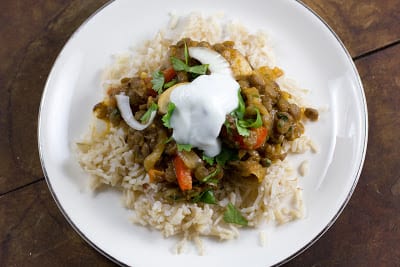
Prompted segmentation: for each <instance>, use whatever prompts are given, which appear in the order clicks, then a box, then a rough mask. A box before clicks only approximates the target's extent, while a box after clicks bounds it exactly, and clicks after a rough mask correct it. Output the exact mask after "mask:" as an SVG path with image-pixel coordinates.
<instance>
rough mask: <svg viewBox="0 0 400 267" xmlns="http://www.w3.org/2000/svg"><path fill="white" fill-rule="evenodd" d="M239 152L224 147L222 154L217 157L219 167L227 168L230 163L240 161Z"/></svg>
mask: <svg viewBox="0 0 400 267" xmlns="http://www.w3.org/2000/svg"><path fill="white" fill-rule="evenodd" d="M237 154H238V152H237V150H235V149H232V148H228V147H225V146H223V147H222V149H221V152H220V153H219V154H218V156H216V157H215V160H216V162H217V164H218V165H220V166H225V164H226V163H227V162H228V161H232V160H238V159H239V157H238V155H237Z"/></svg>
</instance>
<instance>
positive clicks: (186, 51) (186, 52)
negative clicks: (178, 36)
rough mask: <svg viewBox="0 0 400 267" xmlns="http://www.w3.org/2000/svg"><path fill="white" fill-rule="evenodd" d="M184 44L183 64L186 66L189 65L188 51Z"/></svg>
mask: <svg viewBox="0 0 400 267" xmlns="http://www.w3.org/2000/svg"><path fill="white" fill-rule="evenodd" d="M184 44H185V50H184V53H185V63H186V65H188V64H189V50H188V47H187V44H186V41H185V42H184Z"/></svg>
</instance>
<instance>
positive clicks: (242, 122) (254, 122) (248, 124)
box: [238, 108, 262, 128]
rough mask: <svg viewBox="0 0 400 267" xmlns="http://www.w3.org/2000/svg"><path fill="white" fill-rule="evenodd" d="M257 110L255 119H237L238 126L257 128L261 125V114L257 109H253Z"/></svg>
mask: <svg viewBox="0 0 400 267" xmlns="http://www.w3.org/2000/svg"><path fill="white" fill-rule="evenodd" d="M255 110H256V112H257V117H256V119H255V120H251V119H247V120H246V119H243V120H238V124H239V126H240V127H243V128H259V127H261V126H262V120H261V115H260V111H258V109H257V108H256V109H255Z"/></svg>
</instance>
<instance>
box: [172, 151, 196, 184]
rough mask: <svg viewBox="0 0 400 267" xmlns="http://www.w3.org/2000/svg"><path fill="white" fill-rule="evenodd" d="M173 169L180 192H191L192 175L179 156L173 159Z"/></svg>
mask: <svg viewBox="0 0 400 267" xmlns="http://www.w3.org/2000/svg"><path fill="white" fill-rule="evenodd" d="M174 167H175V174H176V178H177V180H178V184H179V187H180V189H181V190H182V191H186V190H191V189H192V173H191V171H190V169H189V168H188V167H187V166H186V165H185V163H184V162H183V160H182V158H181V157H180V156H179V155H177V156H176V157H175V158H174Z"/></svg>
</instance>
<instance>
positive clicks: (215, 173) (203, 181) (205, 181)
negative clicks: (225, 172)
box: [201, 167, 221, 184]
mask: <svg viewBox="0 0 400 267" xmlns="http://www.w3.org/2000/svg"><path fill="white" fill-rule="evenodd" d="M220 172H221V169H220V167H217V168H216V169H215V170H214V171H213V172H211V173H210V174H209V175H207V176H206V177H204V178H203V179H202V180H201V182H202V183H208V182H210V181H211V180H212V178H214V177H215V175H217V174H218V173H220ZM217 181H218V180H217ZM214 184H215V183H214Z"/></svg>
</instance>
